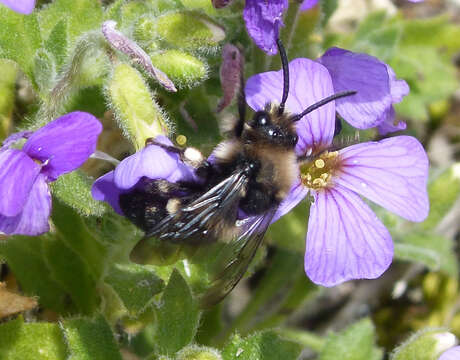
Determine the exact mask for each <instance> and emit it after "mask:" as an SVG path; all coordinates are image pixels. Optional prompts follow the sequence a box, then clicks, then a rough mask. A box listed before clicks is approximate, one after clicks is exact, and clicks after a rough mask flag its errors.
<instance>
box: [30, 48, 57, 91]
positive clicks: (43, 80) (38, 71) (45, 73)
mask: <svg viewBox="0 0 460 360" xmlns="http://www.w3.org/2000/svg"><path fill="white" fill-rule="evenodd" d="M55 77H56V64H55V63H54V59H53V57H52V55H51V54H50V53H49V52H47V51H46V50H43V49H40V50H38V51H37V53H36V54H35V58H34V78H35V82H36V83H37V85H38V87H39V89H40V92H41V94H43V95H42V96H46V95H45V94H48V92H49V90H50V89H51V87H52V86H53V82H54V79H55Z"/></svg>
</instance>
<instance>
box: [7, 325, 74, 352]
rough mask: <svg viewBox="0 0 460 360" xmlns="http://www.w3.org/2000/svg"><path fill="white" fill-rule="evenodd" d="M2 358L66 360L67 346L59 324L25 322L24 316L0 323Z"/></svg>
mask: <svg viewBox="0 0 460 360" xmlns="http://www.w3.org/2000/svg"><path fill="white" fill-rule="evenodd" d="M0 359H5V360H6V359H8V360H64V359H67V352H66V346H65V342H64V338H63V336H62V333H61V329H60V328H59V325H58V324H51V323H28V324H26V323H24V322H23V320H22V318H21V317H20V318H18V319H16V320H11V321H8V322H6V323H4V324H1V325H0Z"/></svg>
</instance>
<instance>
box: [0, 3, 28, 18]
mask: <svg viewBox="0 0 460 360" xmlns="http://www.w3.org/2000/svg"><path fill="white" fill-rule="evenodd" d="M0 3H2V4H4V5H6V6H8V7H9V8H10V9H11V10H13V11H16V12H18V13H21V14H26V15H28V14H30V13H32V11H34V8H35V0H0Z"/></svg>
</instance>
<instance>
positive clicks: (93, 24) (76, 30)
mask: <svg viewBox="0 0 460 360" xmlns="http://www.w3.org/2000/svg"><path fill="white" fill-rule="evenodd" d="M62 19H65V20H66V21H67V24H68V41H69V46H72V45H73V43H74V42H75V39H76V38H77V37H79V36H81V35H82V34H83V33H84V32H86V31H89V30H99V27H100V25H101V22H102V7H101V3H100V2H99V1H93V0H55V1H53V2H52V3H51V4H49V5H48V6H47V7H45V8H43V10H41V11H40V12H39V21H40V27H41V30H42V33H43V37H44V38H45V39H48V38H50V36H51V35H50V34H51V33H52V32H53V31H54V30H55V27H56V26H57V24H58V23H59V22H61V21H62Z"/></svg>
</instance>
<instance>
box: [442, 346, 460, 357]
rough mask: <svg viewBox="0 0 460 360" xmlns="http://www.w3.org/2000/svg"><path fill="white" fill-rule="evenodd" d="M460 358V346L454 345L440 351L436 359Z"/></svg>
mask: <svg viewBox="0 0 460 360" xmlns="http://www.w3.org/2000/svg"><path fill="white" fill-rule="evenodd" d="M459 359H460V346H454V347H453V348H450V349H449V350H447V351H445V352H444V353H442V355H441V356H440V357H439V358H438V360H459Z"/></svg>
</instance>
